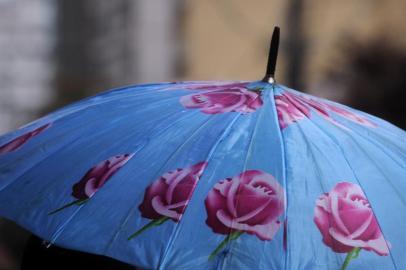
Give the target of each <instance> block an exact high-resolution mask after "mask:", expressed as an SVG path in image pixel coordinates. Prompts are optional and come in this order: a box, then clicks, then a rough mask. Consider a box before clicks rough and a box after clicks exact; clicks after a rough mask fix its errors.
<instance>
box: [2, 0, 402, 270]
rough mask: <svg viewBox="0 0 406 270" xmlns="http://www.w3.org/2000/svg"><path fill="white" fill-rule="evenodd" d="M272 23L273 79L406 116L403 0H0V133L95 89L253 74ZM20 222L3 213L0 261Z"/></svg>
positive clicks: (396, 118)
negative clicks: (277, 31)
mask: <svg viewBox="0 0 406 270" xmlns="http://www.w3.org/2000/svg"><path fill="white" fill-rule="evenodd" d="M274 25H278V26H280V27H281V34H282V37H281V38H282V39H281V44H280V53H279V58H278V66H277V74H276V79H277V81H278V83H281V84H284V85H287V86H289V87H291V88H296V89H300V90H302V91H305V92H309V93H312V94H315V95H318V96H322V97H326V98H329V99H333V100H336V101H338V102H341V103H345V104H347V105H350V106H353V107H355V108H358V109H361V110H364V111H367V112H369V113H372V114H374V115H377V116H379V117H382V118H384V119H387V120H388V121H390V122H392V123H394V124H396V125H397V126H399V127H401V128H403V129H405V128H406V118H405V115H406V109H405V108H406V106H404V102H405V100H406V99H405V96H406V74H405V67H406V1H404V0H385V1H378V0H358V1H350V0H342V1H333V0H324V1H316V0H307V1H304V0H285V1H282V0H279V1H278V0H255V1H245V0H199V1H185V0H114V1H111V0H0V133H1V134H2V133H5V132H7V131H10V130H13V129H15V128H17V127H18V126H20V125H23V124H25V123H27V122H29V121H31V120H33V119H35V118H38V117H39V116H41V115H44V114H46V113H47V112H49V111H51V110H53V109H55V108H57V107H60V106H63V105H65V104H67V103H70V102H73V101H75V100H78V99H80V98H83V97H85V96H89V95H93V94H96V93H98V92H100V91H102V90H106V89H109V88H113V87H117V86H122V85H126V84H136V83H142V82H156V81H178V80H257V79H262V77H263V75H264V71H265V66H266V60H267V52H268V46H269V39H270V35H271V33H272V30H273V27H274ZM27 236H28V233H27V232H25V231H24V230H23V229H21V228H19V227H17V226H16V225H14V224H12V223H11V222H8V221H6V220H0V269H1V270H17V269H19V261H20V256H21V252H22V250H23V247H24V244H25V241H26V239H27Z"/></svg>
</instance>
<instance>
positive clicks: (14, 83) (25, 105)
mask: <svg viewBox="0 0 406 270" xmlns="http://www.w3.org/2000/svg"><path fill="white" fill-rule="evenodd" d="M54 20H55V4H54V1H52V0H19V1H8V0H2V1H0V133H3V132H5V131H7V130H10V129H12V128H15V127H16V126H18V125H22V124H23V123H25V122H26V121H27V120H29V119H32V118H33V117H35V116H36V115H37V113H38V111H39V110H40V109H41V108H43V107H44V106H45V105H47V104H48V103H49V102H50V101H51V100H52V98H53V97H52V91H50V89H51V88H50V87H51V81H52V78H53V76H54V68H53V61H52V54H53V48H54V42H55V25H54V23H53V22H54Z"/></svg>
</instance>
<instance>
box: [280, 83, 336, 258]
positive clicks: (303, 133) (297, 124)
mask: <svg viewBox="0 0 406 270" xmlns="http://www.w3.org/2000/svg"><path fill="white" fill-rule="evenodd" d="M281 89H283V90H284V91H288V92H289V91H294V90H291V89H288V88H285V87H282V86H281ZM294 92H296V91H294ZM292 105H293V106H294V107H296V105H295V104H292ZM296 108H297V107H296ZM297 109H299V108H297ZM306 119H308V121H311V120H310V119H309V118H308V117H306ZM296 126H297V128H298V130H299V131H300V133H301V135H302V136H303V139H304V140H305V141H306V145H307V147H308V148H309V149H310V147H309V146H310V143H309V141H308V140H307V137H306V134H305V132H304V130H303V128H302V126H301V125H300V123H296ZM310 153H311V157H312V159H313V161H314V164H317V162H316V158H315V156H314V153H313V152H312V151H310ZM317 171H318V172H320V168H319V166H317ZM319 174H320V173H319ZM318 180H319V183H320V186H321V189H322V191H323V193H326V192H328V190H327V189H326V187H325V186H324V184H323V182H322V181H320V179H318ZM329 224H330V225H331V223H330V221H329ZM334 255H335V258H336V261H337V263H338V262H339V261H340V257H339V255H338V254H337V253H334Z"/></svg>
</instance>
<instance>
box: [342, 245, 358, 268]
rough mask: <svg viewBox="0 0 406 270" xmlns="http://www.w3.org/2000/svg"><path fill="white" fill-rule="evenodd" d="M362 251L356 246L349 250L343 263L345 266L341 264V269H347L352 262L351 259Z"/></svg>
mask: <svg viewBox="0 0 406 270" xmlns="http://www.w3.org/2000/svg"><path fill="white" fill-rule="evenodd" d="M360 251H361V248H359V247H355V248H353V249H352V250H351V251H350V252H348V254H347V257H345V261H344V263H343V266H341V270H345V269H347V266H348V264H349V263H350V261H351V260H352V259H355V258H357V257H358V255H359V252H360Z"/></svg>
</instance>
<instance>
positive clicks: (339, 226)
mask: <svg viewBox="0 0 406 270" xmlns="http://www.w3.org/2000/svg"><path fill="white" fill-rule="evenodd" d="M314 222H315V223H316V225H317V228H318V229H319V230H320V233H321V234H322V236H323V242H324V244H326V245H327V246H329V247H330V248H331V249H332V250H333V251H334V252H338V253H348V254H347V257H346V259H345V261H344V264H343V267H342V268H341V269H345V268H346V267H347V266H348V264H349V262H350V260H351V259H353V258H355V257H357V256H358V253H359V252H360V250H361V249H365V250H367V251H374V252H375V253H377V254H378V255H381V256H386V255H388V254H389V246H390V245H389V243H388V242H386V240H385V239H384V238H383V235H382V232H381V230H380V228H379V226H378V222H377V220H376V218H375V216H374V213H373V211H372V209H371V206H370V205H369V202H368V200H367V198H366V197H365V194H364V192H363V191H362V190H361V188H360V187H359V186H358V185H357V184H353V183H349V182H341V183H338V184H337V185H336V186H335V187H334V188H333V189H332V190H331V191H330V192H329V193H325V194H323V195H321V196H320V197H319V199H318V200H317V201H316V207H315V210H314Z"/></svg>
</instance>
